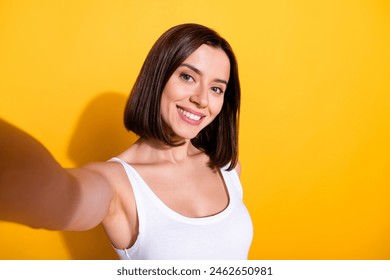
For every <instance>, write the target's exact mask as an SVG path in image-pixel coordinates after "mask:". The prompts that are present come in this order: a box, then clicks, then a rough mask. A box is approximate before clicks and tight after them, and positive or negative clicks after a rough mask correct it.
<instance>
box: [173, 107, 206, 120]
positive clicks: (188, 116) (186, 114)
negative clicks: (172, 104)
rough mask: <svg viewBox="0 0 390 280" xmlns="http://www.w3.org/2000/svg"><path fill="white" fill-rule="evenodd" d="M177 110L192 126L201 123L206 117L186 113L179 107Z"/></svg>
mask: <svg viewBox="0 0 390 280" xmlns="http://www.w3.org/2000/svg"><path fill="white" fill-rule="evenodd" d="M177 110H178V112H179V114H180V115H181V116H182V118H183V117H184V118H185V120H187V121H189V122H191V123H192V124H197V123H199V122H200V121H201V120H202V118H203V117H204V116H203V115H199V113H195V112H189V111H186V110H184V109H183V108H181V107H179V106H177Z"/></svg>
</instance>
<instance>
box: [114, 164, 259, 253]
mask: <svg viewBox="0 0 390 280" xmlns="http://www.w3.org/2000/svg"><path fill="white" fill-rule="evenodd" d="M110 161H116V162H119V163H121V164H122V165H123V167H124V169H125V170H126V173H127V176H128V177H129V180H130V183H131V186H132V188H133V192H134V196H135V201H136V205H137V212H138V220H139V233H138V237H137V240H136V242H135V243H134V245H133V246H132V247H131V248H128V249H117V248H114V249H115V251H116V252H117V254H118V255H119V257H120V258H121V259H127V260H129V259H132V260H147V259H149V260H163V259H168V260H169V259H170V260H174V259H176V260H179V259H182V260H188V259H193V260H196V259H197V260H207V259H209V260H210V259H219V260H222V259H230V260H239V259H247V258H248V251H249V247H250V245H251V242H252V237H253V226H252V221H251V218H250V215H249V213H248V210H247V208H246V207H245V205H244V204H243V201H242V187H241V183H240V180H239V177H238V175H237V173H236V171H235V170H233V171H226V170H224V169H221V174H222V176H223V179H224V181H225V185H226V187H227V190H228V193H229V205H228V206H227V207H226V208H225V209H224V210H223V211H222V212H220V213H218V214H216V215H213V216H208V217H204V218H189V217H186V216H183V215H181V214H179V213H177V212H175V211H173V210H172V209H170V208H169V207H168V206H167V205H165V204H164V203H163V202H162V201H161V200H160V199H159V198H158V197H157V196H156V194H155V193H154V192H153V191H152V190H151V189H150V188H149V186H148V185H147V184H146V182H145V181H144V180H143V179H142V177H141V176H140V174H139V173H138V172H137V171H136V170H135V169H134V168H133V167H132V166H130V165H129V164H127V163H126V162H124V161H123V160H121V159H119V158H113V159H111V160H110Z"/></svg>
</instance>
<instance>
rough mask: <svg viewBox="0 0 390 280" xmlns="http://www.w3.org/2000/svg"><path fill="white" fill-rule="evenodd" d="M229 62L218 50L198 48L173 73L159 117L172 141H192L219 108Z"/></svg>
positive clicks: (220, 107) (165, 89)
mask: <svg viewBox="0 0 390 280" xmlns="http://www.w3.org/2000/svg"><path fill="white" fill-rule="evenodd" d="M229 74H230V61H229V58H228V56H227V55H226V54H225V52H224V51H223V50H222V49H220V48H214V47H212V46H209V45H202V46H200V47H199V48H198V49H197V50H196V51H195V52H193V53H192V54H191V55H190V56H189V57H188V58H187V59H186V60H184V61H183V63H182V64H181V65H180V66H179V67H178V68H177V69H176V70H175V72H174V73H173V74H172V76H171V77H170V78H169V80H168V82H167V84H166V86H165V88H164V90H163V92H162V96H161V116H162V119H163V121H164V124H165V125H166V126H167V127H168V129H169V130H170V134H171V136H172V139H174V140H180V139H192V138H194V137H195V136H196V135H197V134H198V133H199V132H200V131H201V130H202V129H203V128H204V127H206V126H207V125H208V124H210V123H211V122H212V121H213V120H214V119H215V117H216V116H217V115H218V114H219V112H220V111H221V109H222V105H223V101H224V93H225V91H226V87H227V83H228V81H229Z"/></svg>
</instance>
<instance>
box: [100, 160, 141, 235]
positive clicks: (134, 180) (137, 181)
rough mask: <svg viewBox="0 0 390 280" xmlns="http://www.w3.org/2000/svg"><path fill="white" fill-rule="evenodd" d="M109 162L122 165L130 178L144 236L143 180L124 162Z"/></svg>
mask: <svg viewBox="0 0 390 280" xmlns="http://www.w3.org/2000/svg"><path fill="white" fill-rule="evenodd" d="M108 162H118V163H120V164H121V165H122V166H123V168H124V170H125V172H126V175H127V177H128V180H129V183H130V185H131V188H132V190H133V193H134V200H135V203H136V207H137V216H138V224H139V229H138V230H139V235H140V234H142V232H143V230H144V228H145V217H146V216H145V194H144V190H143V187H142V186H143V184H144V182H143V180H142V178H140V176H139V175H138V173H137V171H136V170H135V169H134V168H133V167H132V166H131V165H130V164H128V163H127V162H125V161H124V160H122V159H120V158H117V157H114V158H111V159H110V160H108Z"/></svg>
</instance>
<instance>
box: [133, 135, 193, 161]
mask: <svg viewBox="0 0 390 280" xmlns="http://www.w3.org/2000/svg"><path fill="white" fill-rule="evenodd" d="M137 146H138V148H139V149H140V150H142V151H143V153H144V154H145V155H146V156H148V158H149V159H152V161H153V162H170V163H173V164H182V163H183V162H185V161H187V160H188V159H189V158H190V157H191V156H193V155H196V154H199V153H200V151H199V150H198V149H197V148H195V147H194V146H193V145H192V143H191V141H190V140H185V142H184V144H182V145H180V146H177V147H172V146H169V145H166V144H165V143H162V142H159V141H156V140H146V139H142V138H140V139H139V140H138V141H137Z"/></svg>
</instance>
